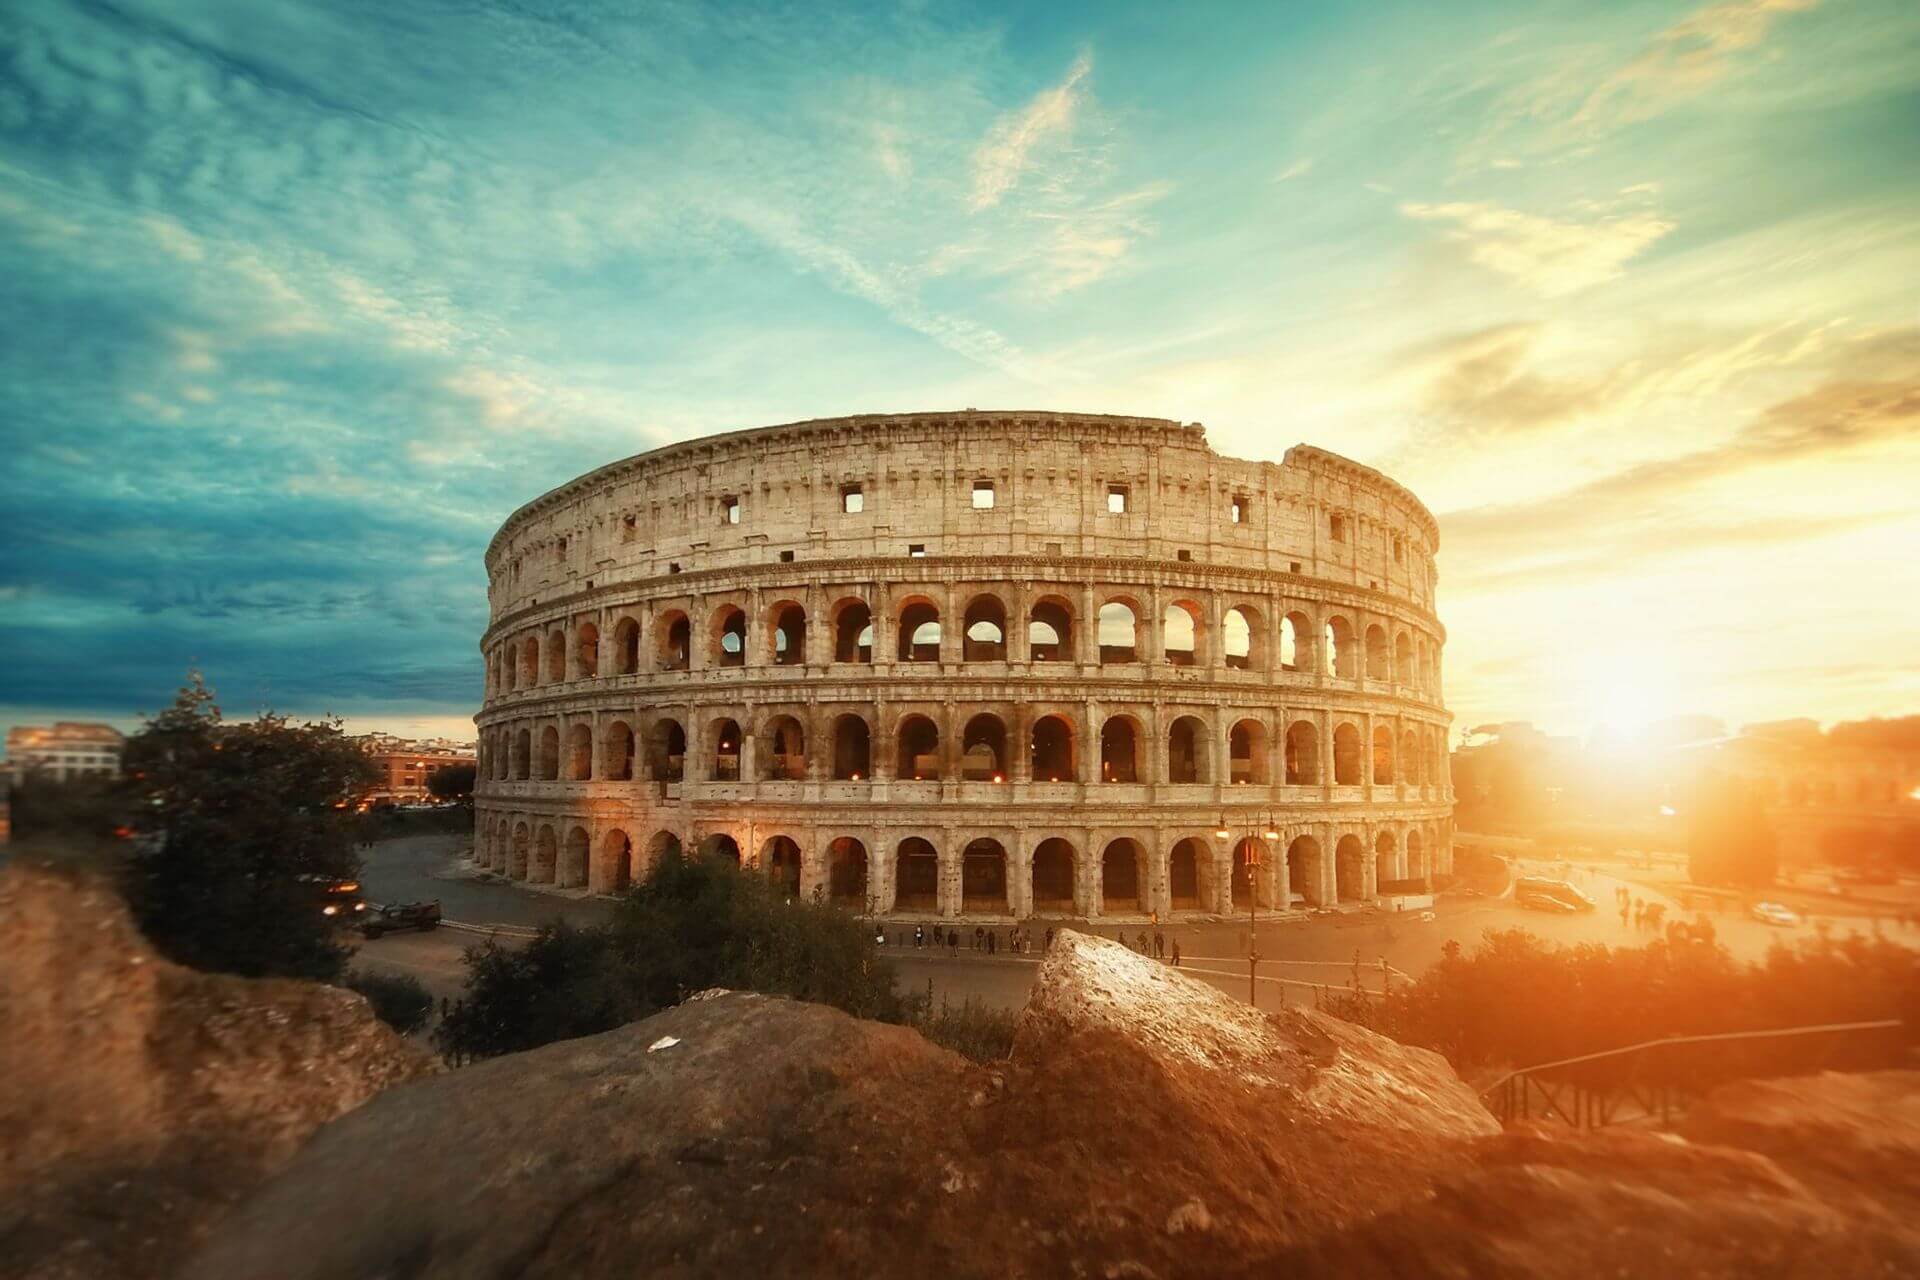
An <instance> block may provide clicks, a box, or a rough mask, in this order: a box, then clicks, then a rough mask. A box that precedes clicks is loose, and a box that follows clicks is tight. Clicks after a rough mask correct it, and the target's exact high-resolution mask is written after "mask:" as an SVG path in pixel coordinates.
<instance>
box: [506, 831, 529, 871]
mask: <svg viewBox="0 0 1920 1280" xmlns="http://www.w3.org/2000/svg"><path fill="white" fill-rule="evenodd" d="M532 843H533V834H532V832H530V831H529V830H528V829H527V824H526V823H524V822H523V823H521V824H520V825H519V826H517V827H515V828H514V829H513V850H512V852H511V853H510V854H509V855H508V858H507V874H508V875H509V876H511V877H513V878H514V879H515V880H525V879H526V878H527V864H528V863H529V862H531V861H532V856H531V854H532Z"/></svg>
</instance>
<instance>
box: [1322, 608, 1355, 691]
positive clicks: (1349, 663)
mask: <svg viewBox="0 0 1920 1280" xmlns="http://www.w3.org/2000/svg"><path fill="white" fill-rule="evenodd" d="M1325 639H1326V662H1327V665H1326V672H1327V674H1328V675H1330V676H1339V677H1341V678H1342V679H1346V680H1352V679H1354V678H1356V677H1357V676H1359V674H1360V654H1359V652H1358V646H1357V644H1356V642H1355V639H1354V634H1353V624H1352V623H1351V622H1348V621H1347V620H1346V619H1345V618H1343V617H1341V616H1340V615H1339V614H1337V613H1336V614H1334V615H1333V616H1332V617H1331V618H1328V619H1327V626H1326V632H1325Z"/></svg>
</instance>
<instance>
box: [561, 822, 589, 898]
mask: <svg viewBox="0 0 1920 1280" xmlns="http://www.w3.org/2000/svg"><path fill="white" fill-rule="evenodd" d="M590 847H591V846H590V845H589V844H588V842H587V831H586V828H585V827H575V828H574V829H573V830H571V831H569V832H567V842H566V843H565V844H564V845H562V846H561V848H560V878H559V880H558V881H557V883H558V884H559V886H560V887H561V888H562V889H580V888H584V887H585V886H586V883H587V851H588V849H589V848H590Z"/></svg>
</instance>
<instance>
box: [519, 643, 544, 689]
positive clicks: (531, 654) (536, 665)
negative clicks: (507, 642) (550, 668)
mask: <svg viewBox="0 0 1920 1280" xmlns="http://www.w3.org/2000/svg"><path fill="white" fill-rule="evenodd" d="M520 683H521V684H522V685H524V686H526V687H527V688H529V689H531V688H533V686H535V685H536V684H539V683H540V641H539V639H538V638H537V637H535V636H528V637H527V638H526V639H525V640H523V641H522V642H521V644H520Z"/></svg>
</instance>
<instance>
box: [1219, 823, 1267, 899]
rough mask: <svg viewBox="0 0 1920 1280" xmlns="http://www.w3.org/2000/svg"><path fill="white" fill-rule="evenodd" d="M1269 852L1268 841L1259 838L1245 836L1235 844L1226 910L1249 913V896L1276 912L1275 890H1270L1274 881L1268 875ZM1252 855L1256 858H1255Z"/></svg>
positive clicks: (1228, 877) (1229, 871) (1228, 880)
mask: <svg viewBox="0 0 1920 1280" xmlns="http://www.w3.org/2000/svg"><path fill="white" fill-rule="evenodd" d="M1268 853H1269V850H1268V849H1267V843H1266V841H1264V840H1262V839H1261V838H1260V837H1259V836H1257V835H1249V836H1242V837H1240V839H1239V840H1237V841H1235V842H1234V846H1233V855H1232V859H1231V865H1230V867H1229V868H1228V871H1227V901H1226V902H1225V903H1224V904H1223V909H1224V910H1229V911H1245V910H1247V909H1248V903H1249V901H1250V899H1249V895H1252V897H1253V898H1257V899H1258V900H1259V905H1260V906H1262V907H1265V908H1267V909H1269V910H1271V909H1272V907H1273V901H1272V898H1271V896H1270V894H1271V891H1270V890H1269V889H1268V888H1267V885H1268V884H1269V882H1270V881H1269V879H1268V876H1267V875H1266V874H1265V872H1266V862H1267V856H1268ZM1248 855H1252V856H1251V858H1249V856H1248Z"/></svg>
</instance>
